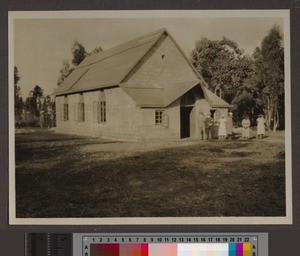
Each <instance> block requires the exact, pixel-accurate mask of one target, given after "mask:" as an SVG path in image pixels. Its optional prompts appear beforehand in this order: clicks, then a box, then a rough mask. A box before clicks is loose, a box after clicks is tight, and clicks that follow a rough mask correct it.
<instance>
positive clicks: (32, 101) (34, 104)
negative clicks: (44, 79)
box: [25, 85, 44, 127]
mask: <svg viewBox="0 0 300 256" xmlns="http://www.w3.org/2000/svg"><path fill="white" fill-rule="evenodd" d="M43 93H44V92H43V89H42V88H41V87H40V86H39V85H36V86H35V87H34V88H33V90H32V91H31V92H30V96H29V97H27V98H26V101H25V106H26V110H27V111H28V112H29V114H30V119H32V121H33V122H36V121H38V122H39V125H40V126H41V127H42V126H43V120H42V119H41V118H42V113H43V103H44V102H43V101H44V97H43Z"/></svg>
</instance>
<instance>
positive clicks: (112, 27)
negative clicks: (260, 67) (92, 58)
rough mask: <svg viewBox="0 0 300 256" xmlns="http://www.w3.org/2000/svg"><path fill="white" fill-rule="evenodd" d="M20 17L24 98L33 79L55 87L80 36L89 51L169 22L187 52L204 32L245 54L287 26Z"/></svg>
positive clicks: (17, 34) (257, 20)
mask: <svg viewBox="0 0 300 256" xmlns="http://www.w3.org/2000/svg"><path fill="white" fill-rule="evenodd" d="M58 16H59V18H18V19H14V23H13V44H10V47H13V49H12V50H13V51H12V52H13V64H14V66H17V68H18V70H19V74H20V76H21V79H20V81H19V84H18V85H19V86H20V87H21V94H22V97H23V98H26V97H27V96H28V95H29V93H30V91H31V90H32V89H33V88H34V86H35V85H39V86H40V87H42V89H43V90H44V95H49V94H52V93H53V90H54V89H55V88H56V87H57V79H58V77H59V74H60V72H59V70H60V68H61V67H62V63H63V61H64V60H68V61H70V62H71V60H72V54H71V46H72V44H73V42H74V41H75V40H77V41H79V42H80V43H81V44H82V45H83V46H84V47H85V49H86V50H87V51H88V52H89V51H92V50H93V49H94V48H95V47H99V46H101V47H102V48H103V49H104V50H106V49H109V48H111V47H113V46H116V45H118V44H120V43H123V42H126V41H128V40H131V39H135V38H136V37H139V36H142V35H144V34H147V33H150V32H152V31H155V30H158V29H161V28H166V29H167V30H168V31H169V32H170V33H171V35H172V36H173V37H174V38H175V40H176V41H177V43H178V44H179V45H180V47H181V48H182V49H183V51H184V52H185V53H186V54H187V55H188V56H189V55H190V53H191V51H192V50H193V48H194V47H195V42H196V41H197V40H200V39H201V38H202V37H206V38H208V39H211V40H219V39H221V38H222V37H223V36H225V37H227V38H229V39H231V40H233V41H235V42H237V44H238V46H239V47H240V48H242V49H244V51H245V53H246V54H252V52H253V50H254V49H255V47H257V46H260V44H261V41H262V40H263V38H264V37H265V36H266V35H267V33H268V31H269V30H270V29H271V28H272V27H273V26H274V25H275V24H276V25H279V26H280V27H281V28H283V25H284V23H283V18H281V17H248V16H246V17H201V16H200V17H199V18H198V17H190V18H189V17H188V16H186V17H169V18H151V17H148V16H147V18H119V17H118V18H115V17H114V18H82V17H81V18H63V15H58Z"/></svg>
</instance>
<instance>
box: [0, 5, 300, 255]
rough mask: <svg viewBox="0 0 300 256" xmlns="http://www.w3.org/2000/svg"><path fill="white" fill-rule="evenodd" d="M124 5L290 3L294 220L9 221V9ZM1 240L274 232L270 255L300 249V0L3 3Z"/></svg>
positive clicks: (20, 248)
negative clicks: (41, 235) (34, 235)
mask: <svg viewBox="0 0 300 256" xmlns="http://www.w3.org/2000/svg"><path fill="white" fill-rule="evenodd" d="M105 9H107V10H114V9H115V10H122V9H127V10H128V9H290V15H291V73H292V75H291V79H292V81H291V82H292V87H291V89H292V93H291V97H292V121H293V125H292V136H293V139H292V141H293V143H292V144H293V165H292V166H293V203H294V205H293V225H279V226H278V225H263V226H252V225H238V226H229V225H228V226H227V225H213V226H206V225H174V226H168V225H156V226H151V225H148V226H131V225H127V226H117V225H115V226H114V225H112V226H96V225H89V226H76V225H75V226H36V225H31V226H9V225H8V149H9V145H8V133H9V131H8V75H7V74H8V64H7V59H8V47H7V42H8V36H7V35H8V23H7V17H8V15H7V12H8V11H31V10H49V11H50V10H105ZM0 14H1V15H0V16H1V17H0V24H1V30H0V33H1V36H0V56H1V61H0V78H1V83H0V132H1V139H0V142H1V143H0V195H1V196H0V244H1V253H3V254H6V255H15V256H18V255H24V248H25V246H24V245H25V239H24V238H25V232H53V233H59V232H62V233H64V232H67V233H73V232H139V233H144V232H160V233H162V232H179V233H180V232H268V233H269V251H270V253H269V254H270V255H272V256H273V255H274V256H279V255H285V254H286V253H287V251H288V252H293V251H296V250H297V249H298V240H299V239H298V238H299V235H300V205H299V204H300V200H299V198H300V186H299V180H300V174H299V168H300V163H299V162H300V159H299V157H297V156H299V153H300V152H299V151H300V149H299V143H297V142H298V141H300V138H299V130H300V129H299V126H300V124H299V122H300V121H299V118H298V117H299V116H300V107H299V102H298V99H299V98H300V88H299V86H296V85H297V84H299V81H300V73H299V72H298V71H299V70H300V65H299V63H300V43H299V35H300V1H299V0H288V1H280V0H277V1H276V0H269V1H266V0H254V1H242V0H240V1H237V0H233V1H231V0H229V1H222V0H214V1H211V0H192V1H186V0H172V1H171V0H167V1H155V0H152V1H149V0H139V1H138V0H137V1H122V0H119V1H111V0H105V1H85V0H72V1H71V0H66V1H38V0H31V1H21V0H2V1H1V3H0Z"/></svg>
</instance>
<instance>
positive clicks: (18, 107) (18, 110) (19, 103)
mask: <svg viewBox="0 0 300 256" xmlns="http://www.w3.org/2000/svg"><path fill="white" fill-rule="evenodd" d="M20 79H21V77H20V74H19V71H18V68H17V67H14V95H15V104H14V105H15V106H14V107H15V121H16V124H17V125H20V120H21V115H22V110H23V98H22V96H21V88H20V86H19V85H18V82H19V81H20Z"/></svg>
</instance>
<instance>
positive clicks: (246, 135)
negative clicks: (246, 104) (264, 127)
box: [242, 116, 251, 139]
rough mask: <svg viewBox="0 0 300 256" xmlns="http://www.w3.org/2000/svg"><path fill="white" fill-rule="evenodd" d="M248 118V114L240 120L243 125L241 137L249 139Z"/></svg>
mask: <svg viewBox="0 0 300 256" xmlns="http://www.w3.org/2000/svg"><path fill="white" fill-rule="evenodd" d="M250 125H251V123H250V120H249V116H245V117H244V119H243V120H242V126H243V132H242V138H243V139H249V138H250Z"/></svg>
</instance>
